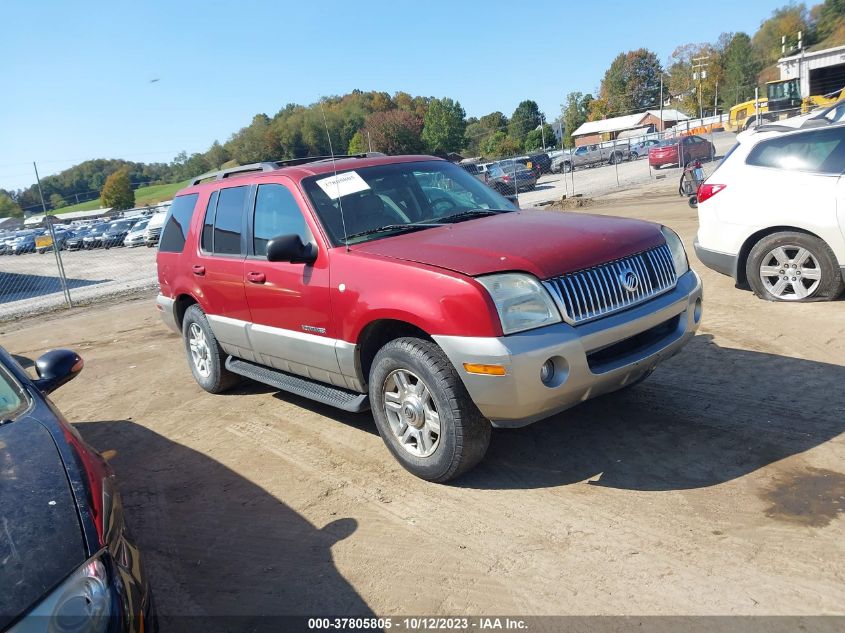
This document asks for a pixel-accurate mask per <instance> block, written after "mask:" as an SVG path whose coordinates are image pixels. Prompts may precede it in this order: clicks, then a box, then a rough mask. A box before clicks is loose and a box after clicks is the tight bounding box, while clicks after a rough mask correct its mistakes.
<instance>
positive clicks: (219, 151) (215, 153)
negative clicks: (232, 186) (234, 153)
mask: <svg viewBox="0 0 845 633" xmlns="http://www.w3.org/2000/svg"><path fill="white" fill-rule="evenodd" d="M205 158H206V161H207V162H208V165H209V166H210V167H211V169H220V166H221V165H222V164H223V163H225V162H226V161H227V160H229V159H230V158H231V157H230V156H229V152H228V151H226V148H225V147H223V146H222V145H221V144H220V143H218V142H217V141H214V143H212V144H211V147H209V148H208V151H207V152H206V153H205Z"/></svg>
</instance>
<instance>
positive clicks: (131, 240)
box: [0, 213, 165, 255]
mask: <svg viewBox="0 0 845 633" xmlns="http://www.w3.org/2000/svg"><path fill="white" fill-rule="evenodd" d="M164 216H165V214H164V213H158V214H155V215H153V216H151V217H137V218H120V219H115V220H110V221H109V220H96V221H93V222H90V223H86V224H79V225H63V224H57V225H54V226H53V235H52V240H51V239H50V229H49V228H38V229H22V230H20V231H14V232H11V233H7V234H5V235H0V255H23V254H24V253H39V254H42V255H43V254H44V253H47V252H51V251H52V250H53V248H54V246H55V247H56V248H58V249H59V250H65V251H79V250H91V249H95V248H105V249H109V248H113V247H116V246H126V247H128V248H133V247H136V246H148V247H153V246H155V245H156V244H158V238H159V235H160V234H161V226H162V224H163V222H164Z"/></svg>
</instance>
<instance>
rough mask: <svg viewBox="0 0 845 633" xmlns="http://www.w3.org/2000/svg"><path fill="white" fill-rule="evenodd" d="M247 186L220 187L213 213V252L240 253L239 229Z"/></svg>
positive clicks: (223, 253)
mask: <svg viewBox="0 0 845 633" xmlns="http://www.w3.org/2000/svg"><path fill="white" fill-rule="evenodd" d="M248 190H249V187H229V188H228V189H221V190H220V194H219V196H218V199H217V213H215V215H214V254H215V255H242V254H243V253H242V252H241V230H242V226H243V212H244V201H245V200H246V194H247V191H248Z"/></svg>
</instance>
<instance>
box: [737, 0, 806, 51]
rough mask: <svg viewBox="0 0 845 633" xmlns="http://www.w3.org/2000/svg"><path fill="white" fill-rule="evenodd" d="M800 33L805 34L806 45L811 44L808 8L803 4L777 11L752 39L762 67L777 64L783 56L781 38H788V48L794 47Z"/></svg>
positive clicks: (790, 5)
mask: <svg viewBox="0 0 845 633" xmlns="http://www.w3.org/2000/svg"><path fill="white" fill-rule="evenodd" d="M798 31H801V32H802V33H803V34H804V37H805V40H806V41H805V42H804V44H805V45H808V44H810V43H811V41H810V40H809V38H808V36H809V33H810V30H809V16H808V14H807V7H806V6H804V4H803V3H802V4H789V5H786V6H784V7H781V8H780V9H775V10H774V12H772V16H771V17H770V18H769V19H767V20H765V21H763V23H762V24H761V25H760V28H759V29H758V30H757V32H756V33H755V34H754V37H752V38H751V45H752V47H753V49H754V55H755V57H756V59H757V62H758V63H759V64H760V66H761V67H765V66H769V65H772V64H774V63H775V62H777V60H778V59H779V58H780V57H781V55H782V54H783V53H782V52H781V38H782V37H783V36H786V39H787V42H788V44H787V46H792V45H794V44H795V39H796V37H797V36H798ZM787 52H789V51H787Z"/></svg>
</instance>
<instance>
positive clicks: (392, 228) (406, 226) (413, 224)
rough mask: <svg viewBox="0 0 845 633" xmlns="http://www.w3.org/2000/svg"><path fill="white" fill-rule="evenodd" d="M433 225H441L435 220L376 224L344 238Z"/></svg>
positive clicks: (425, 227) (350, 238) (351, 238)
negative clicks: (374, 226) (372, 227)
mask: <svg viewBox="0 0 845 633" xmlns="http://www.w3.org/2000/svg"><path fill="white" fill-rule="evenodd" d="M433 226H443V225H442V224H439V223H435V222H410V223H408V224H385V225H384V226H377V227H376V228H374V229H367V230H366V231H360V232H358V233H353V234H352V235H347V236H346V240H347V241H349V240H353V239H355V238H357V237H366V236H367V235H377V234H379V233H384V232H386V231H414V230H417V229H429V228H431V227H433Z"/></svg>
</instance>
